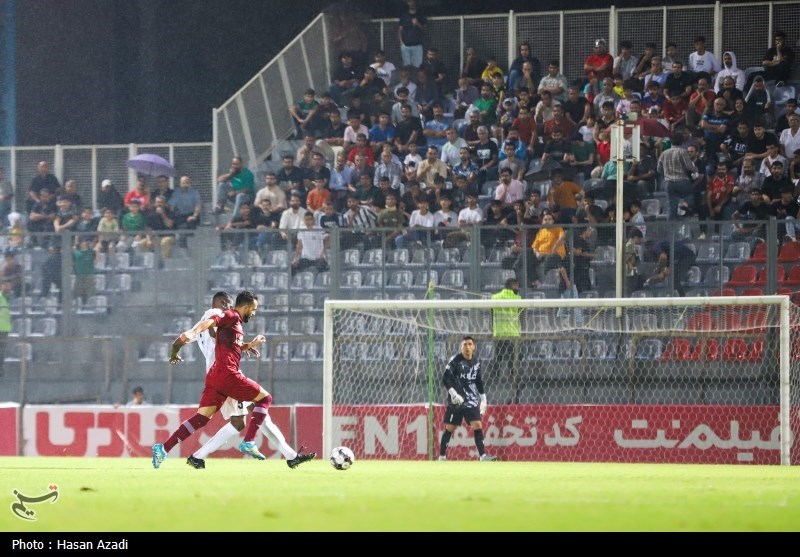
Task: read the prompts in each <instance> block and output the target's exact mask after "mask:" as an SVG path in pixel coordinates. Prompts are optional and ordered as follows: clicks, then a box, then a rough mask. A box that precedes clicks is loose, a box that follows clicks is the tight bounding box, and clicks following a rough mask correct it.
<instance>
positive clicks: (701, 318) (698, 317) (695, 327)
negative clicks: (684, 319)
mask: <svg viewBox="0 0 800 557" xmlns="http://www.w3.org/2000/svg"><path fill="white" fill-rule="evenodd" d="M686 328H687V329H688V330H690V331H713V330H714V318H713V317H711V314H710V313H709V312H707V311H701V312H699V313H695V314H694V315H692V317H691V318H690V319H689V324H688V325H687V326H686Z"/></svg>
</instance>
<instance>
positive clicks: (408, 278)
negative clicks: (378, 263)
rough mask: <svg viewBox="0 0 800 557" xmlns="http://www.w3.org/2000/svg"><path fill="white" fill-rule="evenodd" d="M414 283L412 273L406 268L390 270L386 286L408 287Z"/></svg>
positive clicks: (395, 287)
mask: <svg viewBox="0 0 800 557" xmlns="http://www.w3.org/2000/svg"><path fill="white" fill-rule="evenodd" d="M413 284H414V274H413V272H412V271H409V270H408V269H403V270H397V271H392V272H391V274H390V275H389V285H388V288H394V289H408V288H411V286H412V285H413Z"/></svg>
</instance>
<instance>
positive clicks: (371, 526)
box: [0, 457, 800, 533]
mask: <svg viewBox="0 0 800 557" xmlns="http://www.w3.org/2000/svg"><path fill="white" fill-rule="evenodd" d="M207 466H208V467H207V468H206V469H205V470H195V469H193V468H191V467H189V466H188V465H187V464H185V462H184V460H183V459H179V458H168V459H167V460H166V461H165V462H164V464H162V466H161V468H160V469H159V470H154V469H153V468H152V467H151V464H150V461H149V460H146V459H135V458H130V459H128V458H125V459H123V458H113V459H103V458H23V457H17V458H0V470H1V471H2V472H0V493H2V494H3V495H2V496H3V498H4V501H5V502H4V503H3V504H2V505H0V531H5V532H20V533H26V532H28V533H35V532H74V531H97V532H108V531H120V532H126V531H128V532H142V531H145V532H146V531H154V532H162V531H193V530H200V529H202V530H209V529H211V530H214V531H259V532H261V531H264V532H269V531H292V532H298V531H349V532H363V531H380V532H387V531H389V532H411V531H413V532H443V531H453V530H456V531H458V530H463V531H490V532H491V531H747V532H750V531H797V530H798V529H800V468H798V467H780V466H747V465H742V466H722V465H719V466H706V465H703V466H701V465H653V464H575V463H521V462H495V463H491V462H454V461H449V462H378V461H357V462H356V463H355V464H354V466H353V468H351V469H350V470H347V471H337V470H334V469H333V468H332V467H331V466H330V464H329V463H328V461H327V459H323V460H315V461H312V462H309V463H306V464H304V465H302V466H300V467H299V468H297V469H295V470H290V469H289V468H288V467H287V466H286V463H285V462H284V461H278V460H268V461H265V462H259V461H254V460H233V459H218V460H214V459H209V460H208V461H207ZM50 484H56V485H57V486H58V492H59V498H58V500H57V501H56V502H55V503H52V504H51V503H50V502H43V503H38V504H35V505H34V504H30V505H29V507H30V508H32V509H35V511H36V517H37V521H35V522H28V521H24V520H22V519H19V518H17V517H16V516H15V515H14V514H13V513H12V512H11V510H10V509H11V505H12V504H13V503H15V502H17V499H16V498H15V496H14V495H13V491H14V490H17V491H19V492H20V493H23V494H25V495H26V496H28V497H34V496H40V495H43V494H46V493H47V492H48V491H47V490H48V486H49V485H50ZM198 516H202V517H203V520H202V524H201V523H199V522H198Z"/></svg>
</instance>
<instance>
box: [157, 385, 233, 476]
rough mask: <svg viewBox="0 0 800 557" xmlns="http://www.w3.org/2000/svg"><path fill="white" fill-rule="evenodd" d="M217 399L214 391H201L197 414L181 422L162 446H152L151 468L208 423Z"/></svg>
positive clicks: (214, 409) (215, 407)
mask: <svg viewBox="0 0 800 557" xmlns="http://www.w3.org/2000/svg"><path fill="white" fill-rule="evenodd" d="M219 399H220V395H219V393H217V392H216V391H214V389H211V388H209V387H206V388H205V389H204V390H203V395H202V396H201V398H200V406H199V408H198V409H197V413H196V414H195V415H194V416H192V417H191V418H189V419H188V420H186V421H185V422H183V423H182V424H181V425H180V427H178V429H176V430H175V431H174V432H173V433H172V435H170V436H169V439H167V440H166V441H165V442H164V443H163V444H161V443H156V444H155V445H153V468H158V467H159V466H161V463H162V462H163V461H164V459H165V458H167V453H168V452H170V451H171V450H172V448H173V447H174V446H175V445H177V444H178V443H180V442H181V441H185V440H186V439H188V438H189V437H190V436H191V435H192V434H193V433H194V432H195V431H197V430H198V429H200V428H202V427H203V426H205V425H206V424H207V423H208V421H209V420H210V419H211V418H212V417H213V416H214V414H215V413H216V411H217V408H218V407H219V405H220V404H221V403H222V400H219ZM223 400H224V399H223Z"/></svg>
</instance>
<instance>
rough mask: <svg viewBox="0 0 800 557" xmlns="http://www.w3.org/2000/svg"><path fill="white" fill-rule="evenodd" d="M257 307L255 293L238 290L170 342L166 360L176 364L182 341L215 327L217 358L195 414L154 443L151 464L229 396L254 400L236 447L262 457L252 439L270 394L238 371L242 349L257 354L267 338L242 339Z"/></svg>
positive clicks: (155, 465) (158, 461)
mask: <svg viewBox="0 0 800 557" xmlns="http://www.w3.org/2000/svg"><path fill="white" fill-rule="evenodd" d="M257 309H258V298H257V297H256V295H255V294H253V293H252V292H248V291H247V290H244V291H242V292H239V294H238V296H236V303H235V307H234V308H233V309H228V310H226V311H225V312H223V313H222V314H221V315H212V316H211V317H210V318H209V319H206V320H204V321H200V322H199V323H197V324H196V325H195V326H194V327H193V328H192V329H190V330H188V331H185V332H183V333H181V334H180V336H179V337H178V338H177V339H176V340H175V342H174V343H173V344H172V352H171V353H170V358H169V363H171V364H177V363H178V362H182V361H183V359H182V358H181V357H180V356H178V351H179V350H180V349H181V347H182V346H183V345H184V344H187V343H188V342H191V341H192V340H193V339H194V338H195V337H197V335H198V334H200V333H202V332H203V331H205V330H206V329H210V328H211V327H216V360H215V361H214V365H213V366H211V369H210V370H209V371H208V373H207V374H206V384H205V388H204V389H203V394H202V395H201V396H200V404H199V406H198V409H197V414H195V415H194V416H192V417H191V418H189V419H188V420H186V421H185V422H183V423H182V424H181V426H180V427H179V428H178V429H177V430H175V431H174V432H173V433H172V435H170V437H169V439H167V440H166V442H164V444H161V443H156V444H155V445H153V468H158V467H159V466H161V463H162V462H163V461H164V459H165V458H167V453H168V452H169V451H170V450H171V449H172V448H173V447H174V446H175V445H177V444H178V443H180V442H182V441H184V440H186V439H188V438H189V437H190V436H191V435H192V434H193V433H194V432H195V431H197V430H198V429H200V428H202V427H203V426H205V425H206V424H207V423H208V422H209V420H210V419H211V418H212V417H213V416H214V414H216V412H217V410H218V409H219V407H220V406H222V404H223V403H224V402H225V399H226V398H228V397H230V398H232V399H234V400H240V401H253V403H254V405H253V417H252V418H251V419H250V423H248V424H247V431H246V432H245V435H244V441H242V442H241V444H240V445H239V450H241V451H242V452H244V453H247V454H249V455H250V456H252V457H253V458H257V459H259V460H264V458H265V457H264V455H262V454H261V452H260V451H259V450H258V448H257V447H256V444H255V442H254V441H253V439H255V436H256V432H257V431H258V427H259V426H260V425H261V424H262V423H263V422H264V419H265V417H266V416H267V410H268V409H269V406H270V404H272V395H271V394H269V393H268V392H267V391H266V390H265V389H264V388H263V387H261V385H259V384H258V383H256V382H255V381H253V380H252V379H248V378H247V377H245V376H244V375H243V374H242V372H241V371H239V360H240V359H241V357H242V352H244V353H245V354H248V355H253V356H255V357H258V356H259V352H258V350H257V347H258V346H260V345H261V344H263V343H264V342H266V340H267V339H266V338H265V337H264V335H257V336H256V337H255V338H254V339H253V340H251V341H250V342H244V331H243V329H242V323H247V322H248V321H250V318H251V317H253V316H254V315H255V314H256V310H257Z"/></svg>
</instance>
